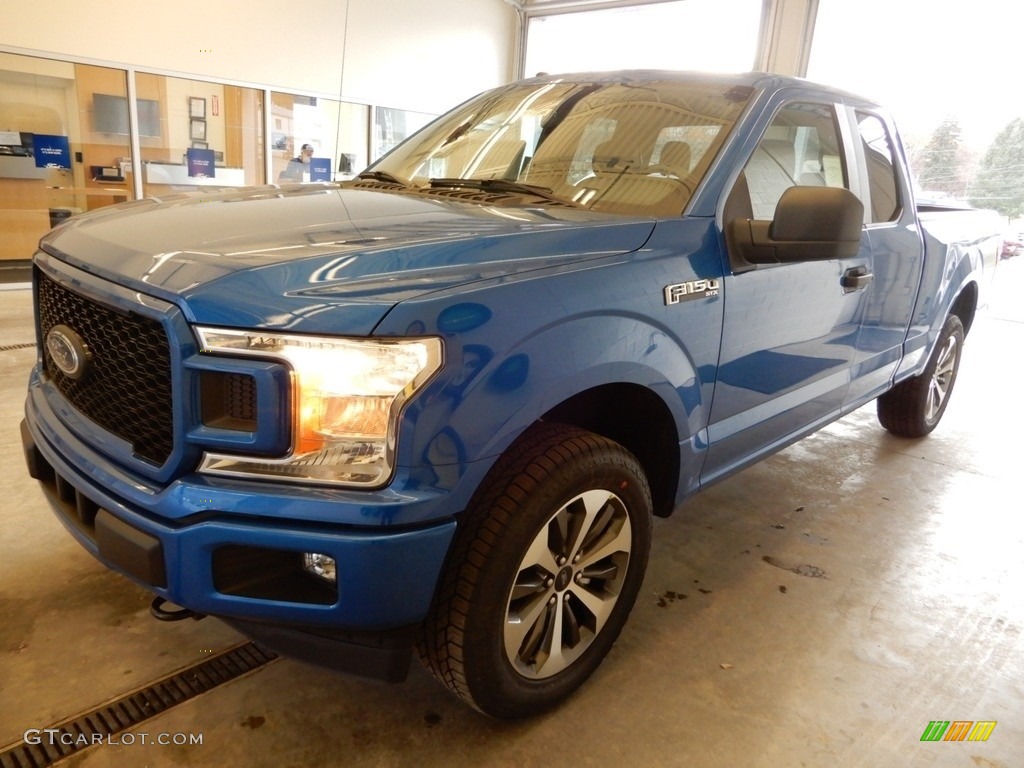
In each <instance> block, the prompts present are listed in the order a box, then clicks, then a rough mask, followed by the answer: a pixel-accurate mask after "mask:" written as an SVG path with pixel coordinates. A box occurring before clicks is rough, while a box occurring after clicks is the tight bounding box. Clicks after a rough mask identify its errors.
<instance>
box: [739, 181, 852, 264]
mask: <svg viewBox="0 0 1024 768" xmlns="http://www.w3.org/2000/svg"><path fill="white" fill-rule="evenodd" d="M863 226H864V204H863V203H862V202H861V201H860V200H859V199H858V198H857V196H856V195H854V194H853V193H852V192H851V191H850V190H848V189H844V188H842V187H810V186H802V187H801V186H797V187H790V188H789V189H787V190H786V191H785V192H783V194H782V197H781V198H780V199H779V203H778V205H777V206H776V208H775V218H774V220H772V221H757V220H752V219H735V220H734V221H731V222H728V223H727V232H726V238H727V241H728V245H729V249H730V252H731V253H735V255H736V256H738V257H739V259H738V261H740V263H741V264H742V262H744V261H745V262H746V263H747V265H748V266H747V269H752V268H753V267H754V266H756V265H758V264H785V263H790V262H796V261H823V260H827V259H847V258H853V257H854V256H856V255H857V252H858V251H859V250H860V236H861V231H862V229H863ZM735 261H737V259H734V262H735ZM739 271H743V269H742V267H741V269H740V270H739Z"/></svg>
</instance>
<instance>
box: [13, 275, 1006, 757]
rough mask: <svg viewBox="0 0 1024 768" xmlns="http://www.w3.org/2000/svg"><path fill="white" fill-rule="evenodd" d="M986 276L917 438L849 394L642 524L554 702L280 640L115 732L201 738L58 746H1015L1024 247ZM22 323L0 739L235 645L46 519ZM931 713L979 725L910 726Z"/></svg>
mask: <svg viewBox="0 0 1024 768" xmlns="http://www.w3.org/2000/svg"><path fill="white" fill-rule="evenodd" d="M995 289H996V290H995V291H994V295H993V296H992V305H991V307H990V309H989V310H988V311H987V312H986V313H985V314H984V316H982V317H981V318H979V320H978V322H977V324H976V326H975V329H974V331H972V333H971V336H970V338H969V340H968V343H967V347H966V352H965V357H964V360H963V364H962V367H961V370H960V380H959V382H958V384H957V388H956V392H955V393H954V396H953V400H952V403H951V405H950V407H949V410H948V411H947V413H946V416H945V419H944V421H943V423H942V425H941V426H940V428H939V430H938V431H937V432H936V433H935V434H933V435H932V436H931V437H929V438H926V439H924V440H920V441H906V440H898V439H896V438H893V437H890V436H889V435H888V434H886V433H885V432H884V431H882V429H881V428H880V427H879V426H878V425H877V422H876V421H875V418H874V408H873V405H872V406H869V407H867V408H865V409H862V410H861V411H859V412H857V413H854V414H852V415H851V416H849V417H847V418H845V419H843V420H842V421H839V422H837V423H835V424H833V425H832V426H830V427H828V428H827V429H825V430H824V431H822V432H820V433H819V434H817V435H815V436H813V437H811V438H808V439H806V440H804V441H803V442H801V443H799V444H797V445H795V446H794V447H792V448H790V449H788V450H786V451H784V452H782V453H780V454H778V455H776V456H774V457H773V458H771V459H769V460H768V461H765V462H763V463H762V464H760V465H758V466H756V467H754V468H751V469H749V470H747V471H745V472H743V473H742V474H740V475H738V476H736V477H734V478H732V479H730V480H728V481H726V482H724V483H721V484H720V485H718V486H715V487H714V488H712V489H710V490H708V491H707V492H705V493H704V494H702V495H701V496H700V497H698V498H697V499H695V500H694V501H692V502H691V503H690V504H688V505H687V506H686V507H685V508H684V509H682V510H680V511H679V512H677V514H676V516H675V517H673V518H671V519H668V520H656V521H655V539H654V550H653V552H652V557H651V565H650V569H649V571H648V574H647V579H646V582H645V586H644V590H643V592H642V594H641V597H640V600H639V601H638V604H637V606H636V608H635V610H634V612H633V615H632V617H631V619H630V622H629V624H628V625H627V627H626V630H625V631H624V633H623V635H622V637H621V639H620V641H619V643H618V644H617V645H616V647H615V649H614V650H613V651H612V653H611V654H610V656H609V657H608V659H607V660H606V661H605V663H604V665H603V666H602V667H601V669H600V670H598V672H597V674H596V675H595V677H594V678H593V679H592V680H591V681H590V682H589V683H588V684H587V685H586V686H584V688H583V689H582V690H581V691H580V692H579V693H578V694H577V695H576V696H575V697H574V698H573V699H571V700H570V702H569V703H568V704H566V705H565V706H564V707H562V708H561V709H560V710H558V711H556V712H554V713H552V714H549V715H546V716H543V717H539V718H537V719H534V720H531V721H527V722H519V723H512V724H509V723H501V722H496V721H492V720H489V719H487V718H485V717H483V716H480V715H478V714H476V713H475V712H473V711H471V710H469V709H468V708H466V707H465V706H464V705H462V704H461V703H459V702H458V701H456V700H455V699H454V698H452V697H450V696H449V695H448V694H447V693H446V692H445V691H444V690H442V689H441V688H440V687H439V686H438V685H437V684H435V683H434V682H433V680H432V679H431V678H430V677H429V676H428V675H427V673H426V672H424V671H423V670H422V669H420V668H419V667H416V668H414V670H413V673H412V675H411V677H410V680H409V681H408V682H407V683H405V684H403V685H400V686H387V685H383V684H377V683H372V682H366V681H361V680H357V679H353V678H347V677H342V676H339V675H335V674H332V673H327V672H323V671H321V670H318V669H315V668H312V667H309V666H306V665H303V664H300V663H297V662H293V661H290V660H286V659H278V660H276V661H273V662H271V663H270V664H268V665H266V666H264V667H261V668H259V669H257V670H255V671H253V672H251V673H249V674H247V675H245V676H243V677H241V678H238V679H236V680H234V681H232V682H229V683H226V684H224V685H222V686H220V687H218V688H216V689H214V690H212V691H210V692H208V693H206V694H203V695H201V696H198V697H196V698H194V699H191V700H190V701H188V702H186V703H184V704H182V705H180V706H178V707H175V708H173V709H171V710H169V711H167V712H165V713H164V714H162V715H159V716H157V717H156V718H154V719H152V720H150V721H148V722H145V723H143V724H142V725H141V726H139V727H137V728H135V729H134V731H133V732H134V733H135V734H141V733H143V732H145V733H148V734H150V735H151V736H153V735H155V734H159V733H166V734H189V735H196V734H201V736H202V745H192V746H159V745H156V744H148V745H143V744H141V743H140V742H141V738H136V739H135V741H136V743H134V744H129V743H112V744H103V745H100V746H96V747H92V748H89V749H86V750H84V751H82V752H79V753H77V754H75V755H73V756H71V757H69V758H67V759H65V760H64V761H62V762H61V763H59V764H60V765H66V766H82V767H83V768H99V767H100V766H118V768H120V767H122V766H176V765H192V766H227V765H232V766H233V765H245V766H310V765H324V766H334V765H339V766H340V765H343V766H416V767H417V768H430V767H432V766H446V767H448V766H474V767H475V766H522V767H524V768H526V767H529V766H540V765H545V766H547V765H551V764H557V765H565V766H570V765H571V766H576V765H580V766H600V767H601V768H604V767H605V766H619V765H624V766H684V765H685V766H696V767H698V768H702V767H703V766H743V767H748V768H758V767H761V766H764V767H768V766H772V767H773V768H774V767H778V766H786V767H787V768H788V767H790V766H794V767H795V766H808V767H814V768H816V767H818V766H829V767H831V766H863V767H864V768H886V767H887V766H893V767H896V766H899V768H916V767H917V766H965V767H970V768H978V767H979V766H981V767H983V768H995V767H996V766H1001V767H1005V768H1010V767H1011V766H1013V767H1016V766H1020V765H1024V639H1022V638H1024V636H1022V628H1024V590H1022V584H1024V556H1022V553H1024V517H1022V516H1021V514H1020V512H1021V508H1022V505H1021V501H1020V495H1021V494H1020V488H1021V472H1022V470H1024V467H1022V458H1024V452H1022V450H1021V447H1020V445H1021V444H1020V435H1021V434H1024V415H1022V414H1024V411H1022V409H1021V408H1020V407H1019V406H1017V405H1015V403H1016V399H1017V395H1018V394H1019V393H1017V392H1016V390H1015V387H1016V386H1017V385H1016V384H1014V382H1018V383H1019V381H1020V377H1019V372H1020V362H1019V358H1020V354H1021V350H1022V349H1024V308H1022V305H1021V302H1020V299H1019V297H1020V296H1021V295H1022V292H1024V258H1019V259H1016V260H1013V261H1009V262H1004V263H1003V264H1002V265H1000V267H999V270H998V271H997V276H996V285H995ZM30 323H31V308H30V296H29V292H28V291H27V290H24V289H22V290H17V289H16V290H3V291H0V487H2V488H4V489H5V491H6V494H7V497H8V504H7V509H6V513H5V514H4V518H3V520H4V526H3V534H2V536H0V751H2V750H3V749H4V747H5V746H8V745H12V744H16V743H18V744H20V743H21V741H22V734H23V733H24V732H25V730H26V729H28V728H45V727H47V726H49V725H51V724H53V723H55V722H57V721H60V720H63V719H65V718H68V717H70V716H73V715H76V714H78V713H81V712H84V711H87V710H90V709H92V708H93V707H95V706H97V705H99V704H101V703H103V702H105V701H108V700H110V699H113V698H116V697H118V696H121V695H122V694H124V693H126V692H129V691H132V690H133V689H136V688H139V687H141V686H144V685H146V684H148V683H149V682H151V681H153V680H155V679H157V678H160V677H162V676H164V675H166V674H168V673H170V672H173V671H176V670H179V669H182V668H184V667H188V666H190V665H192V664H195V663H197V662H199V661H201V660H203V659H204V658H207V657H209V655H210V654H211V653H215V652H219V651H221V650H224V649H226V648H229V647H231V646H233V645H236V644H238V643H240V642H242V641H243V638H241V637H240V636H238V635H237V634H235V633H234V632H233V631H231V630H230V629H228V628H227V627H225V626H224V625H223V624H221V623H219V622H218V621H216V620H213V619H207V620H205V621H202V622H192V621H187V622H179V623H176V624H162V623H159V622H156V621H154V620H153V619H151V618H150V617H149V615H148V611H147V606H148V603H149V597H148V596H147V595H146V594H145V593H144V592H143V591H142V590H140V589H138V588H137V587H135V586H134V585H133V584H131V583H130V582H128V581H127V580H125V579H123V578H121V577H119V576H117V575H114V574H112V573H110V572H108V571H106V570H105V569H104V568H103V567H102V566H100V565H99V564H98V563H97V562H95V561H94V560H93V559H92V558H91V557H89V556H88V555H87V554H85V553H84V551H83V550H82V549H81V548H80V547H79V546H78V545H77V544H76V543H74V541H73V540H72V539H71V537H70V536H69V535H68V534H67V533H65V531H64V530H63V528H62V527H61V526H60V524H59V523H58V522H57V521H56V519H55V518H54V516H53V514H52V513H51V512H50V510H49V508H48V507H47V505H46V504H45V502H44V501H43V499H42V496H41V493H40V492H39V491H38V490H37V488H36V487H35V484H34V482H33V481H31V480H30V479H29V478H28V477H27V475H26V474H25V470H24V466H23V461H22V457H21V452H20V442H19V437H18V420H19V418H20V413H21V408H22V405H21V403H22V391H23V388H24V384H25V378H26V375H27V373H28V370H29V367H30V366H31V364H32V362H33V359H34V354H35V353H34V351H33V350H32V349H30V348H21V349H8V347H10V346H12V345H18V344H22V343H28V342H31V341H32V338H33V337H32V332H31V327H30ZM789 569H792V570H789ZM797 571H799V573H798V572H797ZM932 720H951V721H953V720H975V721H977V720H994V721H997V723H998V725H997V726H996V728H995V730H994V731H993V732H992V735H991V737H990V738H989V740H988V741H987V742H959V743H957V742H937V743H927V742H921V741H920V738H921V736H922V734H923V732H924V731H925V728H926V727H927V726H928V724H929V721H932ZM122 742H127V739H123V738H122Z"/></svg>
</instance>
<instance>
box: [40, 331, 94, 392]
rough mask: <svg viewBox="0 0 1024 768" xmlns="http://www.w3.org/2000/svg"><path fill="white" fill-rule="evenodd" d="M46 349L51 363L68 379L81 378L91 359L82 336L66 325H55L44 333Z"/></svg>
mask: <svg viewBox="0 0 1024 768" xmlns="http://www.w3.org/2000/svg"><path fill="white" fill-rule="evenodd" d="M46 351H47V352H49V353H50V359H51V360H53V364H54V365H56V366H57V368H58V369H59V370H60V372H61V373H63V374H64V375H65V376H67V377H68V378H69V379H80V378H82V377H83V376H84V375H85V372H86V370H87V369H88V367H89V363H90V361H91V360H92V354H91V353H90V352H89V347H87V346H86V345H85V342H84V341H82V337H81V336H79V335H78V334H77V333H75V332H74V331H73V330H72V329H71V328H69V327H68V326H66V325H55V326H53V328H51V329H50V332H49V333H47V334H46Z"/></svg>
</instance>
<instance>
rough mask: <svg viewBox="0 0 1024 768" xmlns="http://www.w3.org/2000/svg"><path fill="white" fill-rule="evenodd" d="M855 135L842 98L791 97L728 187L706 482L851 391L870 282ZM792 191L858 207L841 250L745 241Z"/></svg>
mask: <svg viewBox="0 0 1024 768" xmlns="http://www.w3.org/2000/svg"><path fill="white" fill-rule="evenodd" d="M840 117H841V118H842V119H843V121H844V122H840V119H839V118H840ZM849 134H850V128H849V122H848V120H846V116H845V113H841V112H840V111H839V108H837V106H836V105H834V104H832V103H828V102H826V101H822V102H816V101H813V100H806V101H803V100H801V101H789V102H786V103H783V104H782V105H781V107H779V108H777V109H776V110H775V111H774V113H773V116H772V117H771V120H770V123H769V124H768V126H767V127H766V128H765V130H764V132H763V133H762V134H761V137H760V139H759V141H758V143H757V146H756V148H754V150H753V152H752V154H751V155H750V156H749V159H748V160H747V161H746V163H745V164H744V167H743V170H742V172H740V174H739V175H738V177H737V179H736V181H735V183H734V184H732V186H731V188H730V189H727V191H726V193H725V195H726V197H725V203H724V206H723V208H722V222H721V223H722V227H723V229H724V241H725V243H726V250H727V254H726V256H727V262H728V263H727V264H726V275H725V278H724V281H723V290H722V295H723V298H724V302H725V306H724V310H725V321H724V327H723V334H722V347H721V354H720V359H719V367H718V375H717V380H716V383H715V392H714V397H713V400H712V406H711V415H710V420H709V427H708V442H709V449H708V454H707V458H706V461H705V465H704V470H703V473H702V476H701V481H702V483H705V482H710V481H712V480H714V479H715V478H716V477H717V476H720V475H722V474H725V473H727V472H730V471H732V470H734V469H738V468H740V467H742V466H744V465H746V464H749V463H752V462H753V461H755V460H756V459H757V458H759V457H760V456H761V455H763V454H766V453H768V452H771V451H772V450H775V449H777V448H779V447H782V446H784V445H785V444H787V443H788V442H792V441H793V440H795V439H797V438H798V437H800V436H802V435H804V434H806V433H808V432H809V431H812V430H813V429H814V428H816V427H817V426H820V425H821V424H822V423H824V422H825V421H827V420H828V419H830V418H832V417H833V416H834V415H835V414H837V413H838V412H839V410H840V408H841V407H842V405H843V402H844V400H845V398H846V394H847V390H848V388H849V383H850V376H851V366H852V365H853V362H854V359H855V353H856V349H857V339H858V334H859V332H860V327H861V322H862V320H863V315H864V295H865V294H864V288H865V287H866V286H867V285H869V284H870V281H871V277H870V274H871V264H870V261H871V259H870V247H869V242H868V238H867V234H866V233H865V231H864V228H863V215H864V214H863V205H862V204H861V203H860V202H859V201H858V200H857V198H856V197H855V196H854V195H853V194H852V193H851V192H849V190H850V173H849V169H848V166H849V164H850V163H849V160H848V156H847V155H848V152H847V151H846V150H845V149H844V147H845V146H849V143H850V142H849V141H846V142H844V140H843V137H844V136H846V137H849ZM793 187H800V188H806V187H813V188H815V189H814V190H813V191H807V190H801V192H800V193H799V194H798V195H797V196H805V197H806V196H809V197H811V198H814V197H822V198H829V199H832V198H836V199H838V198H842V202H843V203H844V204H845V203H846V202H850V204H851V205H853V206H856V208H855V209H854V210H855V213H854V214H853V215H854V216H856V217H859V220H858V219H855V220H853V222H852V226H848V227H847V228H846V232H847V234H846V237H847V247H845V248H843V249H840V250H841V251H842V253H839V251H837V250H835V249H830V248H824V249H821V250H816V247H815V245H814V244H813V243H810V244H801V247H800V248H797V249H794V250H784V249H783V248H782V247H780V248H778V249H771V248H769V249H768V250H767V251H763V250H762V251H758V250H757V249H756V248H755V249H753V250H751V249H750V248H748V247H747V245H749V243H745V242H744V238H748V239H749V238H750V237H755V239H756V233H758V232H762V233H770V232H772V231H773V228H774V227H776V225H778V224H779V221H778V220H777V213H776V208H777V206H778V208H779V209H780V211H781V210H782V206H779V205H778V204H779V202H780V200H782V199H783V197H784V195H785V194H786V193H787V192H788V191H790V190H791V188H793ZM790 195H792V193H790ZM787 197H790V196H787ZM790 199H792V197H790ZM851 201H852V202H851ZM831 216H832V214H831V213H828V214H825V215H824V218H826V219H828V218H830V217H831ZM825 223H826V224H827V223H828V222H825ZM766 254H767V255H766ZM773 254H774V256H773Z"/></svg>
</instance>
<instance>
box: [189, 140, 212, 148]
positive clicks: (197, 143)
mask: <svg viewBox="0 0 1024 768" xmlns="http://www.w3.org/2000/svg"><path fill="white" fill-rule="evenodd" d="M209 148H210V145H209V144H207V143H206V142H205V141H193V142H192V149H209Z"/></svg>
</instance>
